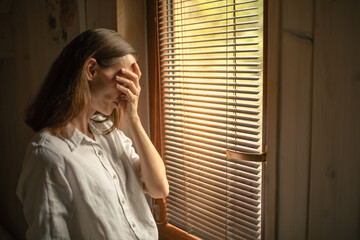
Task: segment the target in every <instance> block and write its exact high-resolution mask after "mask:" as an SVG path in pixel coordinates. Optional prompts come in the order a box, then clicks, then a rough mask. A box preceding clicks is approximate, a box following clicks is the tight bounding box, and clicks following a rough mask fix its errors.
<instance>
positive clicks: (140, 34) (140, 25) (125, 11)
mask: <svg viewBox="0 0 360 240" xmlns="http://www.w3.org/2000/svg"><path fill="white" fill-rule="evenodd" d="M116 2H117V26H118V28H117V30H118V32H119V33H121V35H123V36H124V37H125V39H126V40H128V41H129V42H130V44H131V45H132V46H133V47H134V48H135V49H136V51H137V53H138V63H139V66H140V69H141V73H142V76H141V79H140V86H141V95H140V99H139V109H138V113H139V116H140V119H141V122H142V124H143V126H144V129H145V131H146V132H147V133H148V134H150V126H149V124H150V123H149V122H150V120H149V94H148V88H149V87H148V62H147V61H148V59H147V58H148V56H147V31H146V30H147V29H146V1H143V0H132V1H128V0H116ZM124 131H125V133H126V134H130V133H129V132H128V131H126V129H124Z"/></svg>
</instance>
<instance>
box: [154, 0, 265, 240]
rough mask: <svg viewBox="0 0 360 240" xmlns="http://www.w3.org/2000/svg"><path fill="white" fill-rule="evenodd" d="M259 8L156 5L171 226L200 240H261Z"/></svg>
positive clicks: (182, 1)
mask: <svg viewBox="0 0 360 240" xmlns="http://www.w3.org/2000/svg"><path fill="white" fill-rule="evenodd" d="M262 4H263V3H262V1H255V0H249V1H244V0H243V1H237V0H232V1H230V0H216V1H211V0H210V1H209V0H207V1H204V0H159V4H158V6H159V9H158V11H159V12H158V20H159V44H160V67H161V83H162V108H163V126H164V130H163V136H164V144H163V145H164V146H163V148H164V149H163V150H164V158H165V161H166V165H167V175H168V179H169V183H170V195H169V197H168V198H167V214H168V221H169V223H171V224H173V225H174V226H176V227H179V228H181V229H183V230H185V231H187V232H189V233H190V234H193V235H194V236H197V237H199V238H201V239H259V238H261V227H262V226H261V218H262V215H261V194H262V184H261V181H262V165H261V163H258V162H249V161H237V160H233V159H228V158H227V156H226V152H227V150H232V151H235V152H246V153H260V152H262V151H263V149H262V148H263V145H262V124H263V123H262V114H263V109H262V108H263V103H262V93H263V84H262V82H263V32H262V31H263V6H262Z"/></svg>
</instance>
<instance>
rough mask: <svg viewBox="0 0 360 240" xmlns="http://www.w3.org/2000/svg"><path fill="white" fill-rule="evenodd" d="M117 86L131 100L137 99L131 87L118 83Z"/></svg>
mask: <svg viewBox="0 0 360 240" xmlns="http://www.w3.org/2000/svg"><path fill="white" fill-rule="evenodd" d="M116 88H117V89H118V90H119V91H121V92H123V93H124V94H125V95H126V98H127V100H128V101H129V102H134V101H135V100H136V99H135V94H134V93H133V92H132V91H131V90H130V89H129V88H127V87H125V86H123V85H120V84H116Z"/></svg>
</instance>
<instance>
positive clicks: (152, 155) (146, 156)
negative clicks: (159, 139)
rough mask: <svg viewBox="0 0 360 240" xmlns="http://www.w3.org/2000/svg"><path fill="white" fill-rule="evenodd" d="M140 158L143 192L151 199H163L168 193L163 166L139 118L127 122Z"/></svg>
mask: <svg viewBox="0 0 360 240" xmlns="http://www.w3.org/2000/svg"><path fill="white" fill-rule="evenodd" d="M127 124H128V126H129V127H130V132H131V135H132V138H133V141H134V144H135V146H136V150H137V153H138V155H139V157H140V165H141V175H142V178H143V181H144V189H145V191H146V192H147V193H148V194H149V195H150V196H151V197H153V198H163V197H166V196H167V195H168V193H169V184H168V181H167V178H166V171H165V165H164V162H163V160H162V159H161V157H160V155H159V153H158V152H157V150H156V148H155V147H154V145H153V144H152V142H151V141H150V139H149V137H148V136H147V134H146V132H145V130H144V128H143V126H142V124H141V121H140V119H139V117H134V118H132V119H131V120H128V121H127Z"/></svg>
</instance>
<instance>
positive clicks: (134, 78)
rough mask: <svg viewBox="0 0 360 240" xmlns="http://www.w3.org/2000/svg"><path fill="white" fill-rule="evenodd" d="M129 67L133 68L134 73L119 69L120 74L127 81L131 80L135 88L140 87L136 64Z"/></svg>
mask: <svg viewBox="0 0 360 240" xmlns="http://www.w3.org/2000/svg"><path fill="white" fill-rule="evenodd" d="M131 67H132V68H133V70H134V72H132V71H128V70H126V69H125V68H123V69H121V74H122V75H124V76H125V77H127V78H128V79H130V80H132V81H133V82H134V83H135V86H136V87H140V84H139V80H140V77H141V72H140V69H139V66H138V65H137V64H136V63H133V64H132V65H131Z"/></svg>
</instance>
